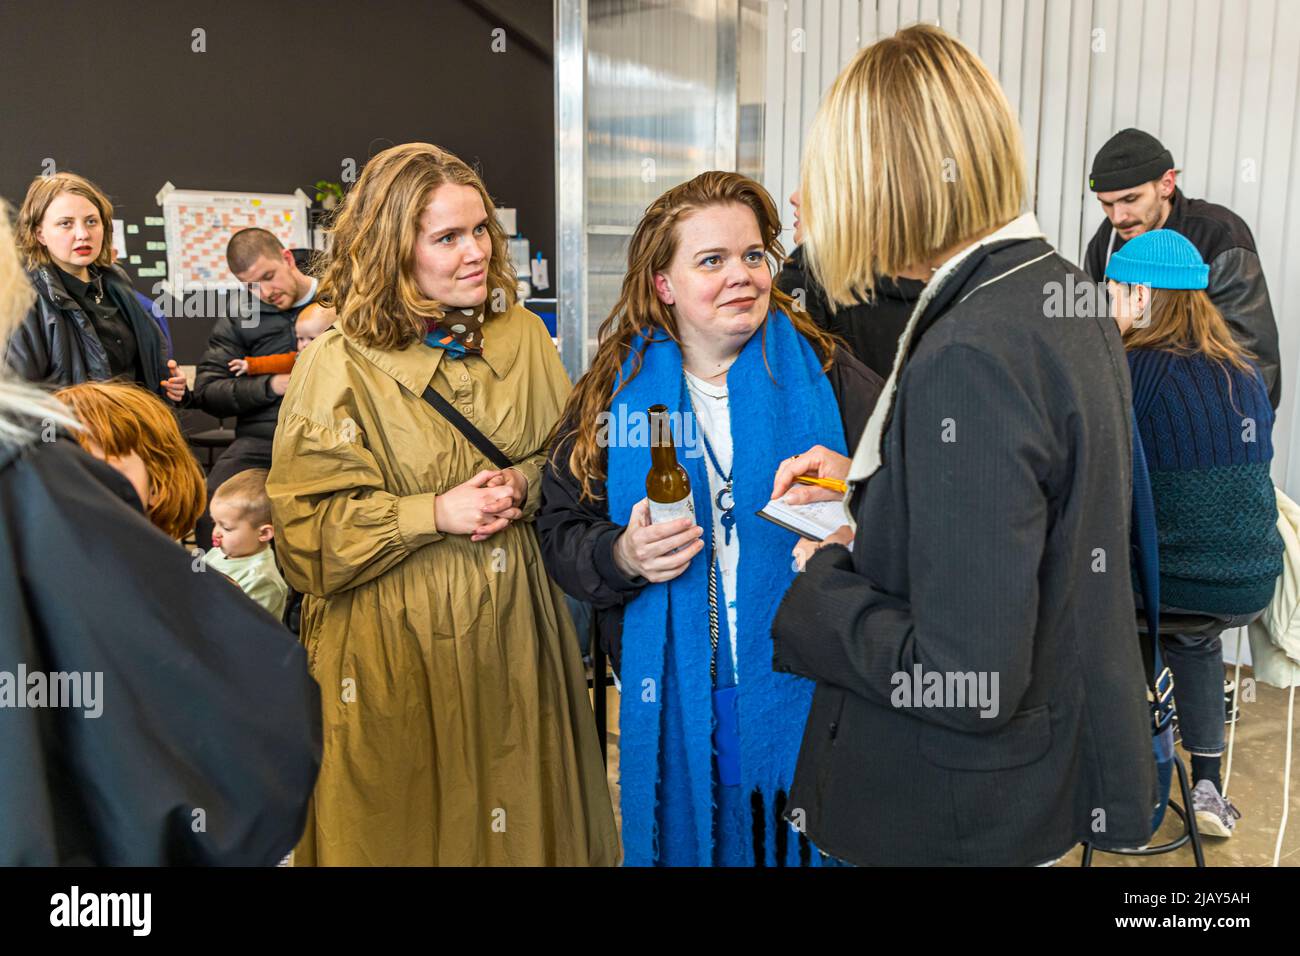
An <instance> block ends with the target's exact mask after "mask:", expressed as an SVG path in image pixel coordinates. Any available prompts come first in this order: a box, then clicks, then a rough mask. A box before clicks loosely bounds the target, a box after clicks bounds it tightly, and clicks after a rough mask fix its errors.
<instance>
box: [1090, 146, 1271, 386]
mask: <svg viewBox="0 0 1300 956" xmlns="http://www.w3.org/2000/svg"><path fill="white" fill-rule="evenodd" d="M1088 185H1089V186H1090V187H1091V189H1092V191H1093V192H1095V193H1096V194H1097V199H1098V200H1100V202H1101V207H1102V209H1104V210H1105V211H1106V221H1105V222H1103V223H1102V224H1101V225H1100V226H1098V227H1097V233H1096V235H1094V236H1093V237H1092V241H1091V242H1089V243H1088V251H1087V254H1086V255H1085V257H1084V262H1083V267H1084V269H1085V270H1086V271H1087V272H1088V274H1089V275H1090V276H1092V278H1093V279H1094V280H1095V281H1097V282H1101V281H1103V279H1104V278H1105V275H1106V263H1107V262H1108V261H1109V260H1110V257H1111V255H1112V254H1113V253H1114V252H1115V251H1116V250H1118V249H1119V248H1120V247H1122V246H1123V245H1124V243H1125V242H1127V241H1128V240H1130V239H1132V238H1133V237H1134V236H1138V235H1141V234H1142V233H1144V232H1149V231H1151V230H1153V229H1172V230H1173V231H1174V232H1178V233H1181V234H1182V235H1184V236H1186V237H1187V238H1188V239H1190V240H1191V241H1192V244H1193V245H1195V246H1196V248H1197V250H1199V252H1200V253H1201V258H1202V259H1204V260H1205V261H1206V262H1207V263H1209V265H1210V287H1209V289H1207V290H1206V291H1207V292H1208V293H1209V296H1210V301H1212V302H1213V303H1214V304H1215V306H1216V307H1217V308H1218V309H1219V311H1220V312H1222V313H1223V317H1224V318H1225V319H1226V320H1227V322H1228V326H1229V327H1230V328H1231V329H1232V334H1233V337H1234V338H1236V340H1237V341H1238V342H1240V343H1241V344H1242V345H1243V346H1244V347H1245V348H1247V349H1249V350H1250V351H1251V352H1252V353H1254V355H1255V357H1256V358H1255V360H1256V363H1257V364H1258V365H1259V370H1260V372H1261V373H1262V374H1263V376H1264V384H1265V385H1266V386H1267V387H1268V397H1269V401H1270V402H1271V403H1272V405H1273V407H1274V408H1277V405H1278V401H1279V400H1280V399H1281V397H1282V372H1281V366H1280V360H1279V354H1278V343H1277V323H1276V322H1275V321H1274V319H1273V306H1272V303H1271V302H1270V301H1269V298H1268V286H1267V285H1266V284H1265V282H1264V269H1263V267H1262V266H1261V265H1260V261H1259V254H1258V253H1257V252H1256V251H1255V239H1254V237H1253V236H1252V235H1251V233H1250V227H1248V226H1247V225H1246V223H1245V222H1243V221H1242V219H1241V217H1240V216H1238V215H1237V214H1236V213H1234V212H1233V211H1232V210H1230V209H1225V208H1224V207H1223V206H1218V205H1215V204H1214V203H1209V202H1205V201H1204V200H1202V199H1188V198H1187V197H1186V196H1184V195H1183V193H1182V191H1181V190H1179V189H1178V186H1177V184H1176V182H1175V171H1174V158H1173V155H1172V154H1171V153H1170V152H1169V150H1167V149H1165V147H1164V146H1162V145H1161V144H1160V141H1159V140H1158V139H1156V138H1155V137H1154V136H1152V135H1151V134H1150V133H1144V132H1142V130H1139V129H1126V130H1122V131H1120V132H1118V133H1116V134H1115V135H1114V136H1112V137H1111V138H1110V139H1109V140H1108V141H1107V142H1106V145H1104V146H1102V148H1101V149H1100V150H1099V151H1098V152H1097V156H1096V158H1095V159H1093V161H1092V173H1091V175H1090V176H1089V179H1088Z"/></svg>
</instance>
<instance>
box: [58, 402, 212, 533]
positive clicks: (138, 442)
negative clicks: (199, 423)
mask: <svg viewBox="0 0 1300 956" xmlns="http://www.w3.org/2000/svg"><path fill="white" fill-rule="evenodd" d="M54 397H55V398H57V399H58V400H59V401H61V402H63V404H64V405H66V406H67V407H68V408H69V409H70V410H71V411H72V413H73V414H74V415H76V416H77V418H78V420H80V422H81V424H82V425H83V426H84V430H82V431H79V432H77V433H76V439H77V442H78V443H79V444H80V445H81V447H82V448H84V449H85V450H86V451H87V452H90V453H91V454H94V453H95V449H94V448H93V447H92V445H97V446H98V447H99V450H100V452H102V454H103V455H104V456H105V457H107V458H125V457H126V456H127V455H129V454H131V453H132V452H135V453H136V454H137V455H139V456H140V460H141V461H142V462H144V470H145V472H146V473H147V474H148V476H149V499H150V500H149V501H146V502H143V504H144V506H145V511H146V512H147V513H148V515H149V520H150V522H152V523H153V525H154V527H156V528H158V529H159V530H161V531H162V532H163V533H165V534H166V535H167V537H169V538H171V539H172V540H174V541H180V540H182V539H183V538H184V537H185V536H186V535H188V534H189V533H190V532H191V531H193V530H194V525H195V523H196V522H197V521H198V520H199V516H200V515H201V514H203V507H204V505H205V504H206V503H207V488H206V486H205V484H204V481H203V472H202V471H200V470H199V463H198V462H197V461H195V460H194V455H193V453H192V452H191V451H190V449H189V446H188V445H187V444H185V439H184V438H183V437H182V436H181V429H180V426H179V425H178V424H177V423H176V416H175V415H173V414H172V412H171V409H169V408H168V407H167V406H166V405H164V404H163V403H162V401H161V400H160V399H159V398H158V397H157V396H155V395H152V394H150V393H149V392H146V391H145V390H144V389H143V388H140V387H139V386H138V385H134V384H130V383H126V382H82V383H80V384H78V385H69V386H68V387H67V388H61V389H59V390H58V391H57V392H55V393H54Z"/></svg>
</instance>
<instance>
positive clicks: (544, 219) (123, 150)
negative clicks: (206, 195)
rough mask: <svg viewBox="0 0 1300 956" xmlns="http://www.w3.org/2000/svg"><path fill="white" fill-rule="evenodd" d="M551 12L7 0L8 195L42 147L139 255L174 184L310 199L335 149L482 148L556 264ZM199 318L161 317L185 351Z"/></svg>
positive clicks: (476, 4) (12, 197)
mask: <svg viewBox="0 0 1300 956" xmlns="http://www.w3.org/2000/svg"><path fill="white" fill-rule="evenodd" d="M551 16H552V15H551V3H550V0H330V2H328V3H321V2H314V3H303V2H287V0H220V2H211V0H186V2H180V3H177V2H167V0H3V2H0V118H2V121H3V122H2V125H0V196H3V197H4V198H6V199H7V200H9V202H10V204H11V205H13V206H15V207H17V205H18V204H19V203H21V201H22V198H23V195H24V193H25V192H26V189H27V185H28V183H30V182H31V180H32V178H33V177H35V176H37V175H39V174H40V173H41V172H42V169H43V167H42V163H43V162H44V160H45V159H46V158H47V157H48V158H50V159H53V160H54V162H55V164H56V165H57V168H59V169H67V170H71V171H73V172H77V173H81V174H82V175H85V176H88V177H89V178H90V179H92V180H93V181H95V182H96V183H98V184H99V185H100V186H101V187H102V188H103V189H104V190H105V191H106V192H107V193H108V194H109V196H110V198H111V199H112V200H113V203H114V206H115V216H116V217H117V218H120V219H124V220H126V222H128V223H138V224H140V226H141V231H140V234H139V235H138V236H131V237H128V244H129V246H130V248H129V249H128V251H130V252H136V251H141V252H143V249H144V246H143V243H144V242H145V241H147V240H149V239H158V240H161V239H162V238H163V230H162V229H161V227H157V228H155V227H146V226H144V218H145V217H146V216H158V215H161V210H160V209H159V207H158V206H157V204H156V203H155V202H154V196H155V194H156V193H157V191H158V189H159V187H161V186H162V184H163V183H164V182H166V181H169V180H170V181H171V182H172V183H173V184H174V185H175V186H177V187H178V188H192V189H231V190H248V191H259V192H292V191H293V190H294V189H295V188H298V187H302V189H303V191H304V192H307V193H308V195H313V192H312V188H311V187H312V184H313V183H315V182H316V180H318V179H328V180H333V181H338V180H339V179H340V175H341V167H342V163H343V160H344V159H345V158H349V157H350V158H352V159H354V160H356V163H357V166H358V167H360V166H361V165H363V164H364V162H365V160H366V159H368V158H369V157H370V156H372V155H374V154H375V153H376V152H378V151H379V150H382V149H384V148H385V147H387V146H390V145H393V144H395V143H403V142H409V141H413V140H418V141H425V142H432V143H437V144H438V145H440V146H443V147H445V148H447V149H449V150H451V151H452V152H454V153H456V154H457V155H459V156H460V157H461V158H462V159H465V160H466V161H468V162H470V163H471V164H477V165H478V167H479V169H480V171H481V172H482V175H483V178H484V181H485V182H486V183H487V187H488V190H489V192H491V194H492V196H493V198H494V199H495V200H496V201H497V202H498V203H499V204H501V205H506V206H515V207H517V208H518V209H519V229H520V232H522V233H523V234H524V235H526V236H528V237H529V238H530V239H531V240H532V243H533V248H534V250H537V251H541V252H542V253H543V254H544V255H545V256H547V258H549V259H551V260H552V261H553V260H554V255H553V253H554V249H555V148H554V146H555V123H554V106H553V86H552V72H551V61H550V56H551V46H552V39H551ZM199 27H201V28H203V29H204V30H205V31H206V34H207V35H206V44H207V49H206V52H203V53H196V52H193V51H192V49H191V46H192V42H193V41H192V33H191V31H193V30H194V29H195V28H199ZM497 27H500V28H503V29H505V30H506V50H505V52H503V53H494V52H493V51H492V30H493V29H494V28H497ZM159 257H161V258H165V255H162V256H159ZM151 259H152V257H150V256H148V254H146V258H145V260H144V264H145V265H148V264H149V263H150V262H151ZM126 268H127V271H128V272H130V273H131V274H132V276H133V278H134V277H135V269H137V268H138V267H137V266H129V265H128V266H126ZM552 272H554V270H553V269H552ZM155 281H157V280H155V279H151V278H144V279H138V278H137V286H138V287H139V288H140V290H141V291H143V292H146V293H147V292H148V291H149V290H150V287H151V286H152V285H153V283H154V282H155ZM209 324H210V323H207V322H206V321H203V320H195V319H190V320H185V319H181V318H177V319H173V320H172V326H173V328H172V334H173V339H174V341H175V345H176V351H177V358H178V360H179V361H181V362H182V363H187V362H194V361H195V360H196V359H197V358H198V356H199V354H200V353H201V350H202V347H203V342H204V341H205V340H206V336H207V326H208V325H209Z"/></svg>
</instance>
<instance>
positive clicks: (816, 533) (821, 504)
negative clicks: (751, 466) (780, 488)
mask: <svg viewBox="0 0 1300 956" xmlns="http://www.w3.org/2000/svg"><path fill="white" fill-rule="evenodd" d="M758 516H759V517H760V518H766V519H767V520H768V521H771V522H772V523H773V524H779V525H780V526H781V527H782V528H785V529H786V530H787V531H793V532H794V533H795V534H797V535H799V536H800V537H802V538H811V539H812V540H813V541H825V540H826V538H827V537H828V536H829V535H831V534H834V533H835V532H836V531H838V530H839V529H840V528H842V527H843V526H844V525H846V524H848V521H846V520H845V517H844V503H843V502H841V501H814V502H812V503H810V504H806V505H791V504H786V503H785V502H784V501H782V500H781V499H780V498H777V499H775V500H774V501H769V502H768V503H767V504H765V505H764V506H763V510H762V511H760V512H758Z"/></svg>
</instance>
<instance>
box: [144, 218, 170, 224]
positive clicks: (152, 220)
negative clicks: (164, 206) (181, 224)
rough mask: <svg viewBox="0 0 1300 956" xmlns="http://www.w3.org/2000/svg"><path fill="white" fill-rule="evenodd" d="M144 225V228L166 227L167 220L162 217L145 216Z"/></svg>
mask: <svg viewBox="0 0 1300 956" xmlns="http://www.w3.org/2000/svg"><path fill="white" fill-rule="evenodd" d="M144 224H145V225H146V226H165V225H167V220H166V219H164V218H163V217H162V216H145V217H144Z"/></svg>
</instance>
